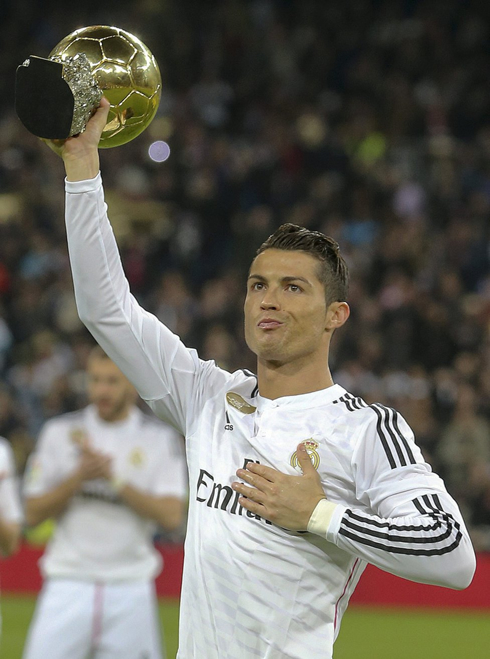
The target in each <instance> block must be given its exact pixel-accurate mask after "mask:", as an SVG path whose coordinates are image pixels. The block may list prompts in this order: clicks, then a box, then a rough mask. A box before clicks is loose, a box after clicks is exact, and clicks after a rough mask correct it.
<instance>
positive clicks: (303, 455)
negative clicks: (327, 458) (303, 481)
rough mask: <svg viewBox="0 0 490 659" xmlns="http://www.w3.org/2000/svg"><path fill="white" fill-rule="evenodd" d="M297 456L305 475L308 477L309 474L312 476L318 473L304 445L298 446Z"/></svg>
mask: <svg viewBox="0 0 490 659" xmlns="http://www.w3.org/2000/svg"><path fill="white" fill-rule="evenodd" d="M296 455H297V456H298V462H299V466H300V467H301V471H302V472H303V475H305V476H307V475H308V474H309V475H312V474H316V473H317V472H316V470H315V467H314V466H313V463H312V461H311V458H310V456H309V454H308V451H307V450H306V447H305V445H304V444H303V443H301V444H298V447H297V453H296Z"/></svg>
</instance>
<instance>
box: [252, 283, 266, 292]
mask: <svg viewBox="0 0 490 659" xmlns="http://www.w3.org/2000/svg"><path fill="white" fill-rule="evenodd" d="M250 290H252V291H263V290H264V284H263V282H261V281H255V282H253V283H252V284H251V286H250Z"/></svg>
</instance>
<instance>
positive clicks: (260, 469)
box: [237, 462, 280, 482]
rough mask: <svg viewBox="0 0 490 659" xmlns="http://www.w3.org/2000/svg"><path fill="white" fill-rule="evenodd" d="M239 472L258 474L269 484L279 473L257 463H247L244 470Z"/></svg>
mask: <svg viewBox="0 0 490 659" xmlns="http://www.w3.org/2000/svg"><path fill="white" fill-rule="evenodd" d="M239 471H251V472H252V473H253V474H258V475H259V476H262V478H265V479H266V480H268V481H271V482H274V480H276V478H277V476H278V474H279V473H280V472H278V471H277V470H276V469H273V468H272V467H266V465H261V464H259V463H258V462H247V466H246V470H244V469H240V470H239ZM237 473H238V472H237Z"/></svg>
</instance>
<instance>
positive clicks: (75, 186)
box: [65, 172, 102, 194]
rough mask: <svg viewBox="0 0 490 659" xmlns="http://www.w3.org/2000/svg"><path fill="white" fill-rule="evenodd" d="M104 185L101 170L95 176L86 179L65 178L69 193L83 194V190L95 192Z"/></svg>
mask: <svg viewBox="0 0 490 659" xmlns="http://www.w3.org/2000/svg"><path fill="white" fill-rule="evenodd" d="M101 186H102V177H101V175H100V172H99V173H98V174H97V176H95V177H94V178H90V179H87V180H86V181H68V180H67V179H66V178H65V191H66V192H67V193H68V194H81V193H83V192H95V190H98V189H99V188H100V187H101Z"/></svg>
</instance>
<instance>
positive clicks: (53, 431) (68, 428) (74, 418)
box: [39, 410, 87, 439]
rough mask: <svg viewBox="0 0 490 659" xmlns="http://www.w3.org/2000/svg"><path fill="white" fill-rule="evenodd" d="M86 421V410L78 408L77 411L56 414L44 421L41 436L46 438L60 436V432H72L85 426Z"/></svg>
mask: <svg viewBox="0 0 490 659" xmlns="http://www.w3.org/2000/svg"><path fill="white" fill-rule="evenodd" d="M86 422H87V419H86V412H85V410H77V411H76V412H68V413H67V414H60V415H59V416H54V417H52V418H51V419H48V420H47V421H46V422H45V423H44V425H43V427H42V428H41V432H40V435H39V438H40V439H45V438H46V437H50V436H52V435H57V436H59V435H60V434H64V433H70V432H72V431H75V429H77V428H80V429H81V428H83V427H84V425H85V424H86Z"/></svg>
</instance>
